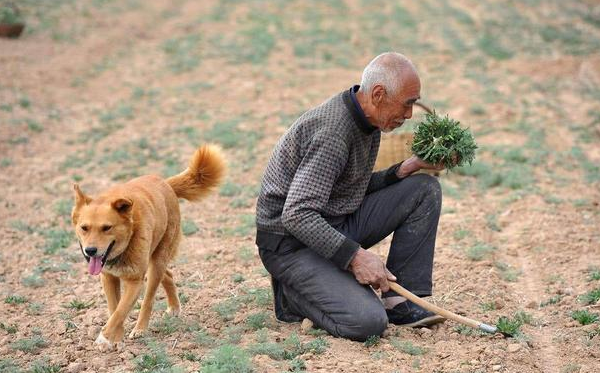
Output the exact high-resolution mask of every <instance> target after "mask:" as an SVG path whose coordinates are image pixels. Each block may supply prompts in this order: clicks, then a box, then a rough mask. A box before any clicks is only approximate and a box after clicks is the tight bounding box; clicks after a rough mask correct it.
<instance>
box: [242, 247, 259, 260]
mask: <svg viewBox="0 0 600 373" xmlns="http://www.w3.org/2000/svg"><path fill="white" fill-rule="evenodd" d="M255 252H256V250H254V249H252V248H250V247H248V246H244V247H242V248H240V250H239V251H238V256H239V257H240V259H242V260H243V261H244V262H249V261H250V260H252V259H254V253H255Z"/></svg>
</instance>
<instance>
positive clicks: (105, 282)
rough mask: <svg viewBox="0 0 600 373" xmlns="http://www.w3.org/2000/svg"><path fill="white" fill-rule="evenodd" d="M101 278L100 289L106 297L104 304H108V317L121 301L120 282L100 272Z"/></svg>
mask: <svg viewBox="0 0 600 373" xmlns="http://www.w3.org/2000/svg"><path fill="white" fill-rule="evenodd" d="M100 277H101V278H102V288H103V289H104V294H105V295H106V303H108V317H110V316H112V314H113V313H114V312H115V310H116V309H117V304H119V300H120V299H121V280H120V279H119V278H118V277H116V276H113V275H111V274H109V273H104V272H102V273H101V274H100Z"/></svg>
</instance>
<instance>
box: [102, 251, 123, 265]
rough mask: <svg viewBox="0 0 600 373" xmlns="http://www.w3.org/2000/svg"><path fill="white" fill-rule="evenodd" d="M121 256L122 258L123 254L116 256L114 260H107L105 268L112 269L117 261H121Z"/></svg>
mask: <svg viewBox="0 0 600 373" xmlns="http://www.w3.org/2000/svg"><path fill="white" fill-rule="evenodd" d="M122 256H123V254H122V253H121V254H119V255H117V256H116V257H114V258H112V259H110V260H107V261H106V264H105V266H109V267H112V266H114V265H115V264H118V263H119V261H121V257H122Z"/></svg>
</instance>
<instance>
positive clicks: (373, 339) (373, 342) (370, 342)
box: [363, 335, 381, 347]
mask: <svg viewBox="0 0 600 373" xmlns="http://www.w3.org/2000/svg"><path fill="white" fill-rule="evenodd" d="M379 342H381V337H379V336H378V335H372V336H369V337H368V338H367V339H366V340H365V342H364V343H363V345H364V346H365V347H375V346H377V345H378V344H379Z"/></svg>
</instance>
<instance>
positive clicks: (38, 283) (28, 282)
mask: <svg viewBox="0 0 600 373" xmlns="http://www.w3.org/2000/svg"><path fill="white" fill-rule="evenodd" d="M21 283H22V284H23V285H24V286H26V287H28V288H41V287H42V286H44V285H45V283H46V281H45V280H44V279H43V278H42V277H41V276H40V274H39V273H38V272H34V273H32V274H31V275H29V276H25V277H23V278H22V279H21Z"/></svg>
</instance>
